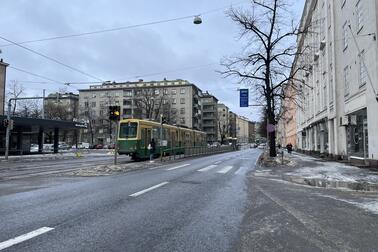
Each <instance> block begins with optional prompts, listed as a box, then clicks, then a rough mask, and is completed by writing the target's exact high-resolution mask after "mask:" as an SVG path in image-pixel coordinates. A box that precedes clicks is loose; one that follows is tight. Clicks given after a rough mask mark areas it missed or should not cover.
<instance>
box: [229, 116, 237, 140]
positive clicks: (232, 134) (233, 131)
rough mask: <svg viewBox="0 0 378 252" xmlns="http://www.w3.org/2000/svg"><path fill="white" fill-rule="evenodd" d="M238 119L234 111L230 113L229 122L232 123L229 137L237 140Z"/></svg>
mask: <svg viewBox="0 0 378 252" xmlns="http://www.w3.org/2000/svg"><path fill="white" fill-rule="evenodd" d="M236 117H237V114H235V113H234V112H232V111H229V113H228V118H229V121H230V129H229V135H230V137H232V138H236V129H237V127H236Z"/></svg>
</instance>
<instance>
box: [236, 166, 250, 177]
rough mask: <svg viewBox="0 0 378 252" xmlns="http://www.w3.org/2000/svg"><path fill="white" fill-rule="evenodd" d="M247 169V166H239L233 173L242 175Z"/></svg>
mask: <svg viewBox="0 0 378 252" xmlns="http://www.w3.org/2000/svg"><path fill="white" fill-rule="evenodd" d="M247 170H248V167H246V166H242V167H240V168H239V169H238V170H237V171H236V172H235V175H242V174H245V173H246V172H247Z"/></svg>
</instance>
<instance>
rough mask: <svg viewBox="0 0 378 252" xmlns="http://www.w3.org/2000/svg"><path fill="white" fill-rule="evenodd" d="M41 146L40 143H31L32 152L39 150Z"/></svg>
mask: <svg viewBox="0 0 378 252" xmlns="http://www.w3.org/2000/svg"><path fill="white" fill-rule="evenodd" d="M38 149H39V146H38V144H31V145H30V152H33V153H34V152H38Z"/></svg>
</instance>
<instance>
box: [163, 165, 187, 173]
mask: <svg viewBox="0 0 378 252" xmlns="http://www.w3.org/2000/svg"><path fill="white" fill-rule="evenodd" d="M188 165H190V164H183V165H178V166H175V167H171V168H168V169H165V170H166V171H172V170H176V169H179V168H182V167H185V166H188Z"/></svg>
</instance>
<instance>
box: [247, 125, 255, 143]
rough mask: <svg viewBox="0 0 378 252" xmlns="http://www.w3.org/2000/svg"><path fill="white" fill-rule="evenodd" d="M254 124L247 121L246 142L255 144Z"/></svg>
mask: <svg viewBox="0 0 378 252" xmlns="http://www.w3.org/2000/svg"><path fill="white" fill-rule="evenodd" d="M255 126H256V123H255V122H251V121H248V142H249V143H254V142H256V127H255Z"/></svg>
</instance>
